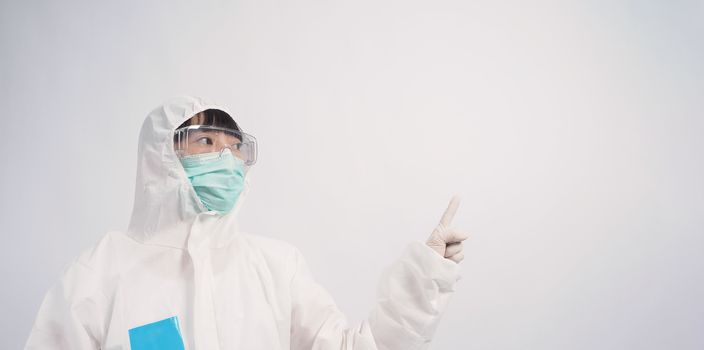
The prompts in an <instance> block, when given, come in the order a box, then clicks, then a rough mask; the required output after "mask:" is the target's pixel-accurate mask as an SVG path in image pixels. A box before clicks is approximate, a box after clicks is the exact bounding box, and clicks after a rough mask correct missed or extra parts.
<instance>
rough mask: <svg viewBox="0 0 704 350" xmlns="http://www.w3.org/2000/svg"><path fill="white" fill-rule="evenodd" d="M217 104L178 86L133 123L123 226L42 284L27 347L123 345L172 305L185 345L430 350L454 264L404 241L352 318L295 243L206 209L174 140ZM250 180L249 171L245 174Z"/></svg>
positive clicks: (112, 348)
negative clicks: (135, 137) (177, 92)
mask: <svg viewBox="0 0 704 350" xmlns="http://www.w3.org/2000/svg"><path fill="white" fill-rule="evenodd" d="M206 109H220V110H224V109H223V108H222V107H219V106H216V105H213V104H209V103H206V102H203V101H202V100H200V99H197V98H192V97H182V98H178V99H175V100H172V101H171V102H169V103H167V104H165V105H163V106H162V107H159V108H157V109H156V110H154V111H153V112H151V113H150V114H149V115H148V116H147V118H146V120H145V122H144V124H143V126H142V130H141V132H140V140H139V152H138V167H137V183H136V191H135V202H134V209H133V213H132V218H131V220H130V224H129V227H128V230H127V232H110V233H108V234H106V235H105V236H104V237H103V238H102V239H101V240H100V241H99V242H98V243H97V244H96V245H95V246H94V247H93V248H91V249H89V250H87V251H85V252H84V253H82V254H81V255H80V256H79V257H78V258H77V259H76V260H75V261H74V262H73V263H71V264H70V265H69V267H68V268H67V269H66V270H65V272H64V274H63V276H62V278H61V280H60V282H59V283H58V284H56V285H55V286H54V287H53V288H51V289H50V290H49V292H48V293H47V295H46V297H45V298H44V301H43V303H42V305H41V308H40V310H39V313H38V315H37V319H36V322H35V324H34V327H33V328H32V331H31V334H30V336H29V339H28V341H27V344H26V347H25V348H26V349H65V350H88V349H104V350H118V349H120V350H127V349H130V338H129V335H128V330H129V329H131V328H134V327H138V326H140V325H145V324H148V323H151V322H154V321H158V320H162V319H165V318H169V317H173V316H177V317H178V321H179V323H180V331H181V334H182V337H183V342H184V344H185V349H189V350H195V349H198V350H218V349H222V350H226V349H242V350H254V349H266V350H275V349H295V350H304V349H306V350H307V349H326V350H327V349H330V350H332V349H335V350H338V349H340V350H345V349H346V350H352V349H356V350H373V349H380V350H391V349H398V350H412V349H426V348H427V347H428V344H429V342H430V340H431V338H432V335H433V333H434V331H435V328H436V326H437V323H438V321H439V318H440V315H441V313H442V311H443V309H444V308H445V305H446V304H447V302H448V299H449V297H450V296H451V294H452V291H453V285H454V284H455V282H456V281H457V280H458V279H459V275H458V265H457V264H456V263H454V262H452V261H450V260H448V259H445V258H443V257H442V256H440V255H439V254H437V253H436V252H434V251H433V250H432V249H430V248H429V247H428V246H426V245H425V244H424V243H421V242H413V243H411V244H410V245H409V246H408V247H407V249H406V250H405V252H404V253H403V255H402V257H401V258H400V259H399V260H398V261H397V262H396V263H394V264H393V265H392V266H391V267H390V268H388V269H387V270H386V272H385V273H384V274H383V276H382V278H381V280H380V282H379V288H378V299H377V304H376V306H375V307H374V309H373V310H372V312H371V314H370V316H369V318H368V319H367V320H365V321H363V322H361V323H360V324H359V325H356V326H354V327H350V326H348V324H347V321H346V319H345V316H344V315H343V314H342V313H341V312H340V311H339V310H338V308H337V307H336V305H335V303H334V301H333V299H332V298H331V297H330V295H329V294H328V293H327V292H326V291H325V289H323V288H322V287H321V286H320V285H318V284H317V283H316V282H315V280H314V279H313V278H312V277H311V274H310V272H309V271H308V268H307V267H306V264H305V262H304V260H303V258H302V257H301V254H300V253H299V252H298V250H296V249H295V248H294V247H292V246H291V245H289V244H287V243H284V242H281V241H277V240H273V239H269V238H264V237H259V236H254V235H250V234H246V233H243V232H239V231H238V230H237V227H236V226H237V225H236V224H237V212H238V210H239V208H240V207H241V205H242V203H243V202H244V197H245V196H246V193H247V187H248V186H246V185H245V189H244V191H243V192H242V194H241V195H240V198H239V200H238V202H237V204H236V206H235V208H234V209H233V210H232V211H231V212H230V213H229V214H226V215H224V216H220V215H219V214H216V213H215V212H207V210H206V209H205V208H204V206H203V204H202V203H201V202H200V200H199V199H198V196H197V195H196V193H195V192H194V190H193V188H192V186H191V184H190V182H189V180H188V178H187V177H186V176H185V174H184V170H183V168H182V166H181V164H180V162H179V159H178V158H177V155H176V154H175V152H174V150H173V135H174V129H176V128H177V127H178V126H179V125H180V124H181V123H183V122H184V121H185V120H187V119H188V118H190V117H191V116H193V115H194V114H196V113H198V112H201V111H203V110H206ZM245 182H246V183H248V178H245Z"/></svg>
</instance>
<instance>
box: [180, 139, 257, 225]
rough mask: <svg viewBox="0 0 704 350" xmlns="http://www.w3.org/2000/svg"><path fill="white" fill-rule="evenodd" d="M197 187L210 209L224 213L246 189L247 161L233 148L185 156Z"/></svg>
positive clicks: (187, 172) (191, 178) (185, 166)
mask: <svg viewBox="0 0 704 350" xmlns="http://www.w3.org/2000/svg"><path fill="white" fill-rule="evenodd" d="M181 164H182V165H183V169H184V170H185V171H186V176H187V177H188V180H190V181H191V185H193V189H194V190H195V192H196V194H197V195H198V197H199V198H200V201H201V202H203V205H205V207H206V208H208V210H213V211H216V212H218V213H220V214H221V215H224V214H226V213H228V212H229V211H230V210H232V208H233V207H234V206H235V203H237V199H238V198H239V196H240V193H242V189H243V188H244V162H243V161H242V160H241V159H239V158H237V157H235V156H233V155H232V153H230V151H229V150H225V151H224V152H222V155H221V154H220V153H219V152H213V153H203V154H194V155H190V156H185V157H182V158H181Z"/></svg>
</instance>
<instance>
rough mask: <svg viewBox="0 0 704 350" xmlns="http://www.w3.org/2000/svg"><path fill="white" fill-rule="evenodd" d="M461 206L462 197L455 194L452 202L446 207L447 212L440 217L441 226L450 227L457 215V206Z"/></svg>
mask: <svg viewBox="0 0 704 350" xmlns="http://www.w3.org/2000/svg"><path fill="white" fill-rule="evenodd" d="M459 206H460V197H459V196H453V197H452V199H451V200H450V204H448V205H447V209H445V213H444V214H442V219H440V225H441V226H443V227H444V228H448V227H450V224H451V223H452V219H453V218H454V217H455V213H456V212H457V208H458V207H459Z"/></svg>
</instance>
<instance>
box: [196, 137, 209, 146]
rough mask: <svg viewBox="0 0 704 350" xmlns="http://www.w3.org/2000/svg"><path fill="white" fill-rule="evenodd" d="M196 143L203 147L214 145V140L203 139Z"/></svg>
mask: <svg viewBox="0 0 704 350" xmlns="http://www.w3.org/2000/svg"><path fill="white" fill-rule="evenodd" d="M196 143H200V144H201V145H212V144H213V140H211V139H210V138H209V137H201V138H199V139H197V140H196Z"/></svg>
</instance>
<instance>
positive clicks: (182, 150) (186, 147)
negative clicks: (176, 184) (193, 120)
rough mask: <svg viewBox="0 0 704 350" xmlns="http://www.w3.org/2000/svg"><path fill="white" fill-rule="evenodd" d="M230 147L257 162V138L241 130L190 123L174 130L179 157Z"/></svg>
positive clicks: (248, 160)
mask: <svg viewBox="0 0 704 350" xmlns="http://www.w3.org/2000/svg"><path fill="white" fill-rule="evenodd" d="M225 149H229V150H230V152H232V154H233V155H234V156H235V157H237V158H240V159H242V161H244V164H245V165H247V166H252V165H254V163H256V162H257V139H255V138H254V136H252V135H249V134H246V133H243V132H241V131H239V130H234V129H229V128H222V127H218V126H212V125H189V126H186V127H183V128H180V129H176V131H174V150H175V151H176V154H178V156H179V157H185V156H190V155H194V154H203V153H213V152H219V153H220V154H222V152H223V151H224V150H225Z"/></svg>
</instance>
